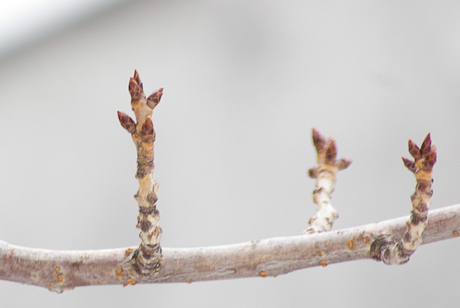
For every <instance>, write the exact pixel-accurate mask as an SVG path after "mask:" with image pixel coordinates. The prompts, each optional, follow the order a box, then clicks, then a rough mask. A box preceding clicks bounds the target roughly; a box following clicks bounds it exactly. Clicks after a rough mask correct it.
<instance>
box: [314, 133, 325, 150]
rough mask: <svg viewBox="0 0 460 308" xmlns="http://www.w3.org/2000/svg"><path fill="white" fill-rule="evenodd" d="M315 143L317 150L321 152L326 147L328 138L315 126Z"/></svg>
mask: <svg viewBox="0 0 460 308" xmlns="http://www.w3.org/2000/svg"><path fill="white" fill-rule="evenodd" d="M312 136H313V144H314V145H315V148H316V152H318V153H319V152H321V151H322V150H323V149H324V146H325V144H326V139H325V138H324V137H323V135H321V133H320V132H319V131H318V130H317V129H316V128H314V127H313V130H312Z"/></svg>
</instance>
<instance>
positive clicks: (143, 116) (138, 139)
mask: <svg viewBox="0 0 460 308" xmlns="http://www.w3.org/2000/svg"><path fill="white" fill-rule="evenodd" d="M129 94H130V95H131V105H132V109H133V110H134V113H135V115H136V120H137V123H135V122H134V120H133V119H131V118H130V117H129V116H128V115H127V114H125V113H123V112H121V111H118V118H119V120H120V123H121V125H122V126H123V127H124V128H125V129H126V130H127V131H128V132H130V133H131V135H132V138H133V141H134V143H135V145H136V149H137V172H136V178H137V179H138V181H139V190H138V192H137V193H136V195H135V196H134V197H135V198H136V200H137V202H138V204H139V216H138V217H137V225H136V227H137V228H140V229H141V233H140V234H139V237H140V238H141V245H140V246H139V248H138V249H135V250H131V251H130V253H129V254H127V255H126V260H127V262H126V263H127V264H126V267H125V272H126V281H127V283H133V282H134V281H138V280H140V279H143V276H151V275H156V274H158V271H159V267H160V261H161V255H162V252H161V247H160V239H161V233H162V231H161V228H160V227H159V224H158V220H159V219H160V213H159V212H158V210H157V208H156V202H157V199H158V197H157V190H158V184H157V183H156V182H155V178H154V176H153V169H154V165H153V152H154V151H153V144H154V142H155V131H154V129H153V123H152V110H153V109H154V108H155V107H156V105H158V103H159V102H160V99H161V96H162V94H163V88H161V89H159V90H158V91H156V92H154V93H153V94H152V95H150V96H149V97H148V98H146V97H145V94H144V89H143V86H142V82H141V80H140V78H139V74H138V73H137V71H135V72H134V77H132V78H131V79H130V80H129ZM129 267H131V270H128V269H129Z"/></svg>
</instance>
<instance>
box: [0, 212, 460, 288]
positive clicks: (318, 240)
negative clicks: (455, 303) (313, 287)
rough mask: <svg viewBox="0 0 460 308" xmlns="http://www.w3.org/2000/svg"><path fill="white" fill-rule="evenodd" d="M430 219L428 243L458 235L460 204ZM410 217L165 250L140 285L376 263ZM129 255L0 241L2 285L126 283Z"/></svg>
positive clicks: (432, 213) (67, 285) (53, 286)
mask: <svg viewBox="0 0 460 308" xmlns="http://www.w3.org/2000/svg"><path fill="white" fill-rule="evenodd" d="M428 217H429V223H428V225H427V227H426V229H425V232H424V237H425V240H424V242H423V244H428V243H432V242H437V241H441V240H446V239H451V238H454V237H458V236H459V231H460V204H459V205H454V206H449V207H445V208H441V209H438V210H434V211H431V212H430V214H429V216H428ZM408 218H409V217H408V216H406V217H401V218H397V219H392V220H388V221H384V222H380V223H373V224H369V225H365V226H361V227H354V228H349V229H344V230H338V231H331V232H323V233H317V234H312V235H310V236H304V235H299V236H291V237H279V238H270V239H264V240H258V241H251V242H246V243H241V244H234V245H227V246H215V247H199V248H164V249H163V259H162V263H161V267H160V271H159V274H158V275H157V276H150V277H148V278H146V279H145V280H143V281H141V283H166V282H188V283H190V282H194V281H204V280H217V279H234V278H244V277H257V276H259V277H267V276H277V275H281V274H287V273H289V272H292V271H295V270H299V269H303V268H308V267H314V266H320V265H322V266H326V265H328V264H332V263H339V262H346V261H352V260H359V259H372V258H373V253H372V251H371V249H370V248H371V243H372V242H373V241H374V239H376V238H378V237H379V235H380V234H393V235H394V236H395V237H402V236H403V234H404V232H405V229H406V226H405V224H404V222H405V221H407V219H408ZM130 249H131V250H135V249H136V247H132V248H128V250H130ZM126 252H127V250H126V249H125V248H123V249H121V248H120V249H111V250H92V251H91V250H90V251H53V250H44V249H32V248H25V247H19V246H14V245H10V244H8V243H6V242H2V241H0V280H9V281H15V282H20V283H24V284H29V285H35V286H40V287H44V288H49V289H50V290H52V291H56V292H62V291H64V290H69V289H73V288H75V287H78V286H89V285H114V284H123V283H125V280H124V278H123V274H124V273H123V270H122V268H121V267H122V265H123V262H124V260H125V254H126ZM132 283H133V284H134V283H135V282H134V281H132Z"/></svg>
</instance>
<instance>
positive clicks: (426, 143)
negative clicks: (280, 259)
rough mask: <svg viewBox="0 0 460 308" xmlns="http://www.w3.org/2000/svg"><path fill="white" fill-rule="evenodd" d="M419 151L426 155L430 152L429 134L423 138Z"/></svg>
mask: <svg viewBox="0 0 460 308" xmlns="http://www.w3.org/2000/svg"><path fill="white" fill-rule="evenodd" d="M420 152H421V154H422V156H423V155H426V154H428V153H430V152H431V135H430V134H428V135H427V136H426V137H425V140H423V143H422V147H421V148H420Z"/></svg>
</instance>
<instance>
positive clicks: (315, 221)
mask: <svg viewBox="0 0 460 308" xmlns="http://www.w3.org/2000/svg"><path fill="white" fill-rule="evenodd" d="M312 135H313V144H314V145H315V148H316V153H317V156H316V160H317V162H318V167H314V168H311V169H310V170H308V175H309V176H310V177H311V178H313V179H316V186H315V190H314V191H313V202H315V204H316V207H317V209H316V215H315V216H313V217H312V218H310V221H309V223H310V227H309V228H308V229H307V230H305V231H304V232H303V233H304V234H312V233H319V232H326V231H330V230H331V229H332V226H333V224H334V221H335V220H336V219H337V218H338V217H339V213H338V212H337V210H336V209H335V208H334V207H333V206H332V204H331V199H332V193H333V192H334V185H335V181H336V174H337V171H339V170H342V169H345V168H348V166H350V164H351V163H352V161H351V159H339V160H337V146H336V144H335V140H334V139H333V138H332V137H329V138H328V139H327V140H326V138H324V136H323V135H321V133H320V132H319V131H318V130H316V129H315V128H313V133H312Z"/></svg>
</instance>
